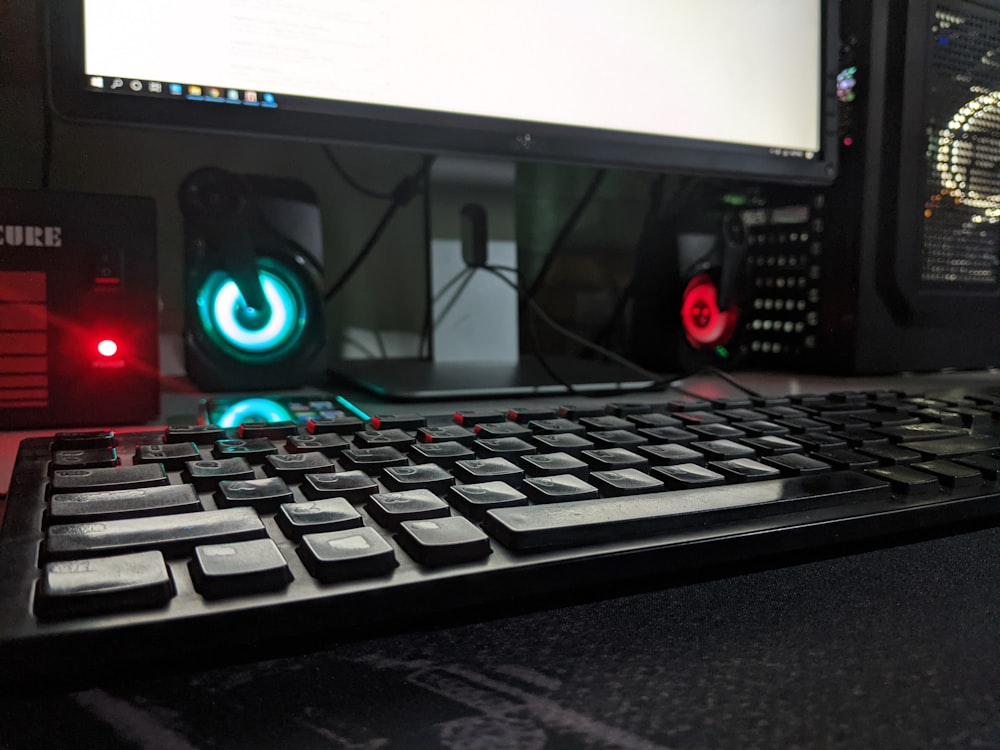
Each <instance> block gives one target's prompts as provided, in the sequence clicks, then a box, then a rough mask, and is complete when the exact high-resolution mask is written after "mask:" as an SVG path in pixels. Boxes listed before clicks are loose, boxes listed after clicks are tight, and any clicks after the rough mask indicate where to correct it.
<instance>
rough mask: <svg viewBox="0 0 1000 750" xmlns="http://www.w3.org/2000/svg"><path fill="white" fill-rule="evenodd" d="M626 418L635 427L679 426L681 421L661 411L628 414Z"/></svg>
mask: <svg viewBox="0 0 1000 750" xmlns="http://www.w3.org/2000/svg"><path fill="white" fill-rule="evenodd" d="M626 419H627V420H628V421H629V422H631V423H632V424H634V425H635V426H636V427H680V426H681V425H682V424H684V423H683V422H681V420H679V419H677V418H676V417H671V416H670V415H669V414H663V413H661V412H650V413H649V414H629V415H628V416H627V417H626Z"/></svg>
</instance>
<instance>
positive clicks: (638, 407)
mask: <svg viewBox="0 0 1000 750" xmlns="http://www.w3.org/2000/svg"><path fill="white" fill-rule="evenodd" d="M651 411H653V407H652V406H650V405H649V404H643V403H638V402H635V401H612V402H611V403H608V404H605V405H604V413H605V414H611V415H612V416H615V417H628V416H631V415H632V414H649V413H650V412H651Z"/></svg>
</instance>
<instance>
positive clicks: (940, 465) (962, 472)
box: [913, 460, 983, 489]
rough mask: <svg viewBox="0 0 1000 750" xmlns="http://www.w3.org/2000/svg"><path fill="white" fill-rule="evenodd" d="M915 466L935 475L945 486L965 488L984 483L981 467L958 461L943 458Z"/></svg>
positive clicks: (914, 466)
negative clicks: (966, 464) (943, 459)
mask: <svg viewBox="0 0 1000 750" xmlns="http://www.w3.org/2000/svg"><path fill="white" fill-rule="evenodd" d="M913 468H914V469H918V470H920V471H926V472H927V473H928V474H932V475H934V476H935V477H937V479H938V481H939V482H941V484H943V485H944V486H945V487H954V488H956V489H964V488H968V487H978V486H979V485H980V484H982V483H983V475H982V473H981V472H980V471H979V469H977V468H975V467H974V466H965V465H963V464H959V463H957V462H952V461H942V460H938V461H923V462H921V463H916V464H913Z"/></svg>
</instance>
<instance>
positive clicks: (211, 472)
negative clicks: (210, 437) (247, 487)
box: [181, 458, 256, 492]
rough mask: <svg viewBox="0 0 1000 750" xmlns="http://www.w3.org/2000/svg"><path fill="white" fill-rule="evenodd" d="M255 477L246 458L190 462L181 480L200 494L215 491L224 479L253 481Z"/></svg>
mask: <svg viewBox="0 0 1000 750" xmlns="http://www.w3.org/2000/svg"><path fill="white" fill-rule="evenodd" d="M254 476H256V475H255V474H254V471H253V467H252V466H250V464H249V463H248V462H247V460H246V459H245V458H220V459H216V460H210V461H205V460H202V461H188V462H187V463H186V464H185V465H184V470H183V471H181V479H182V480H183V481H185V482H190V483H191V484H193V485H194V488H195V489H196V490H198V492H211V491H214V490H216V489H218V488H219V482H221V481H222V480H224V479H231V480H232V479H253V478H254Z"/></svg>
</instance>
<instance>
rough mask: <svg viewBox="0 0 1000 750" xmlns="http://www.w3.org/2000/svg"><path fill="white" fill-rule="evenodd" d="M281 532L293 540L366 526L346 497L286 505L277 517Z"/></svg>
mask: <svg viewBox="0 0 1000 750" xmlns="http://www.w3.org/2000/svg"><path fill="white" fill-rule="evenodd" d="M274 520H275V522H276V523H277V524H278V528H280V529H281V533H283V534H284V535H285V536H286V537H288V538H289V539H300V538H301V537H302V535H303V534H317V533H320V532H324V531H342V530H344V529H354V528H357V527H358V526H362V525H363V521H362V519H361V514H360V513H358V511H357V510H356V509H355V508H354V506H353V505H351V504H350V503H349V502H348V501H347V500H346V499H345V498H343V497H329V498H326V499H324V500H313V501H311V502H308V503H282V505H281V506H280V507H279V508H278V512H277V513H276V514H275V516H274Z"/></svg>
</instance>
